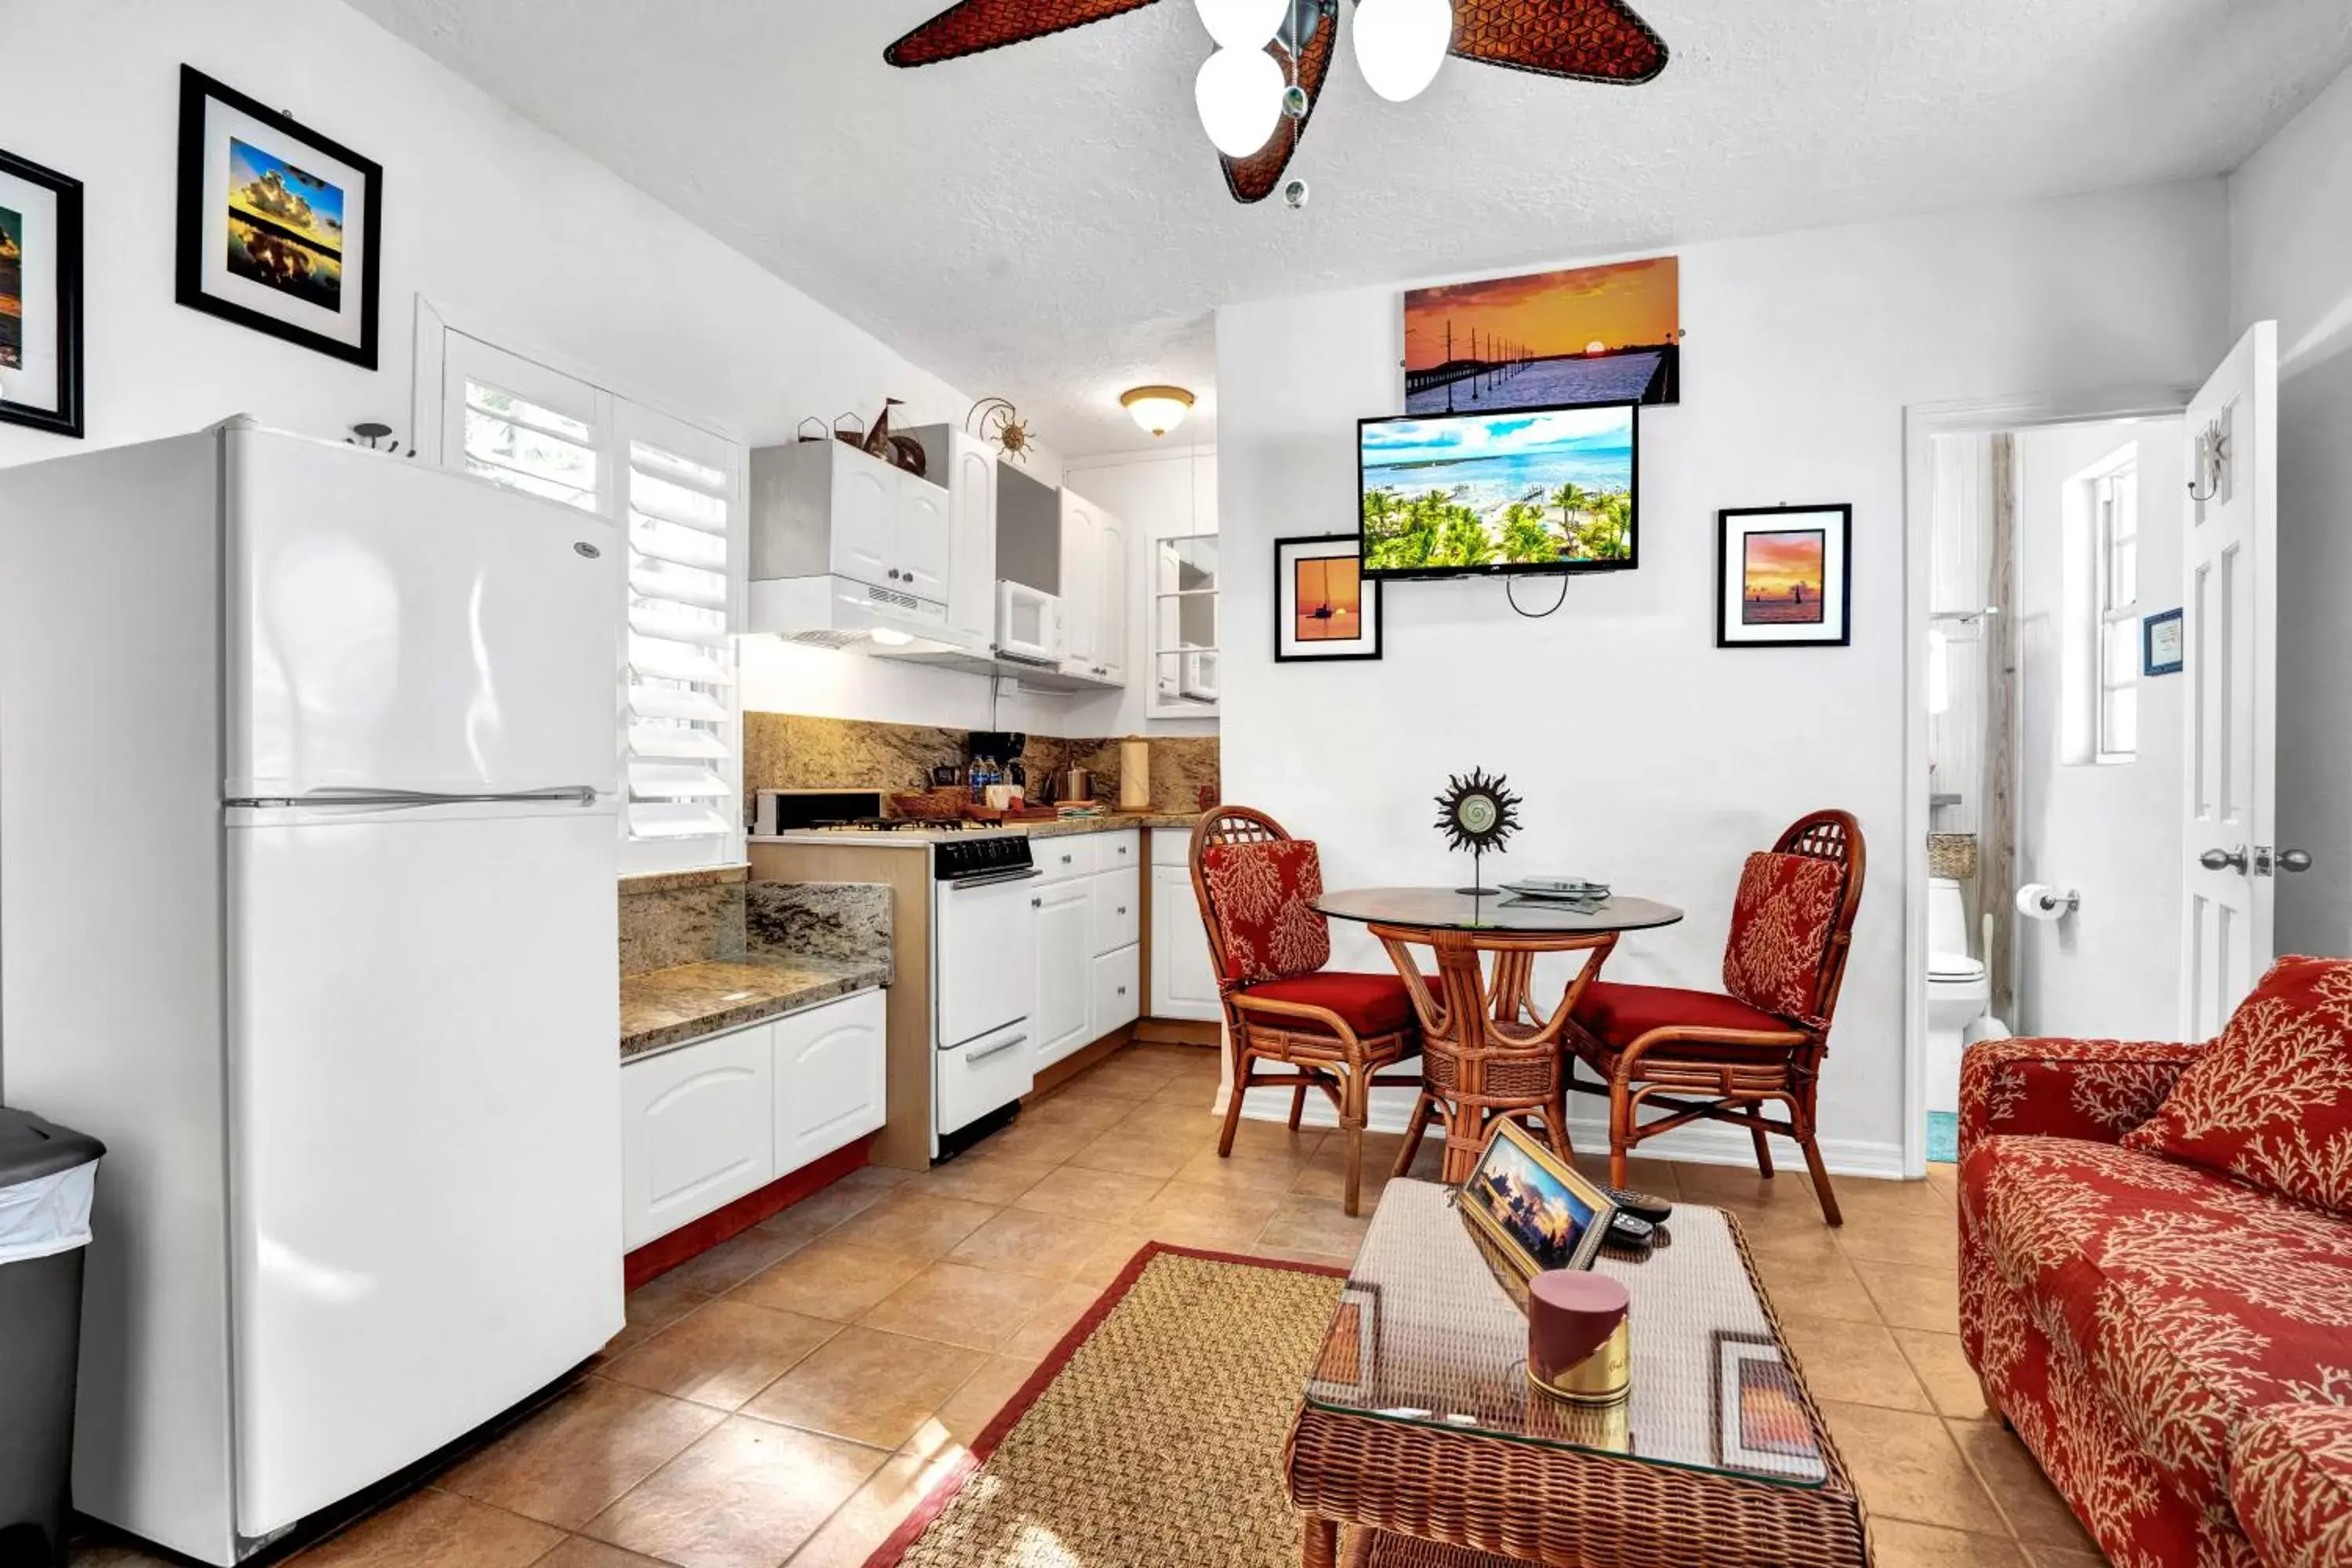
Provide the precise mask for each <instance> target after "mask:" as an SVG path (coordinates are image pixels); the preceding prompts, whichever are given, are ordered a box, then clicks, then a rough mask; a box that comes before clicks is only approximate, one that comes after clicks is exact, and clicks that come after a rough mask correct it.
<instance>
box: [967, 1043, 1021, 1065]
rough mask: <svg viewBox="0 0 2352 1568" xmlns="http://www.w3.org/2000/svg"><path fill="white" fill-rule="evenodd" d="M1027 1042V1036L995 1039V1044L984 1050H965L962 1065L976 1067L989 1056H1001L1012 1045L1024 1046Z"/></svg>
mask: <svg viewBox="0 0 2352 1568" xmlns="http://www.w3.org/2000/svg"><path fill="white" fill-rule="evenodd" d="M1028 1043H1029V1037H1028V1036H1026V1035H1015V1036H1013V1037H1012V1038H1011V1039H1009V1040H999V1041H997V1042H996V1044H994V1045H992V1046H991V1047H988V1049H986V1050H984V1051H966V1052H965V1053H964V1058H963V1065H964V1066H966V1067H968V1068H976V1067H978V1066H979V1065H980V1064H981V1063H982V1062H984V1061H986V1060H987V1059H988V1058H991V1057H1001V1056H1003V1054H1004V1053H1005V1052H1007V1051H1009V1050H1011V1049H1012V1048H1013V1047H1015V1046H1025V1045H1027V1044H1028Z"/></svg>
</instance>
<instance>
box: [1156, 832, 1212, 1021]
mask: <svg viewBox="0 0 2352 1568" xmlns="http://www.w3.org/2000/svg"><path fill="white" fill-rule="evenodd" d="M1151 1015H1152V1016H1153V1017H1155V1018H1206V1019H1214V1018H1218V1017H1222V1016H1223V1012H1222V1010H1221V1005H1220V1003H1219V1000H1218V996H1217V975H1216V971H1215V968H1214V967H1213V965H1212V964H1211V963H1210V962H1209V933H1208V930H1207V928H1206V927H1204V926H1202V923H1201V914H1200V907H1199V904H1198V902H1197V901H1196V900H1194V899H1193V897H1192V872H1191V871H1189V870H1188V869H1186V868H1184V867H1182V866H1154V867H1153V868H1151Z"/></svg>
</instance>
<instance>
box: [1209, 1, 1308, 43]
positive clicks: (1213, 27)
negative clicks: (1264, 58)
mask: <svg viewBox="0 0 2352 1568" xmlns="http://www.w3.org/2000/svg"><path fill="white" fill-rule="evenodd" d="M1192 5H1193V7H1194V9H1196V10H1198V11H1199V12H1200V14H1201V25H1202V26H1204V27H1206V28H1208V29H1209V37H1213V38H1214V39H1216V40H1217V47H1219V48H1221V49H1262V48H1264V47H1265V46H1266V45H1267V44H1269V43H1271V42H1273V40H1274V35H1275V34H1276V33H1277V32H1279V31H1281V29H1282V22H1283V17H1284V16H1286V15H1287V14H1288V12H1289V10H1290V0H1192Z"/></svg>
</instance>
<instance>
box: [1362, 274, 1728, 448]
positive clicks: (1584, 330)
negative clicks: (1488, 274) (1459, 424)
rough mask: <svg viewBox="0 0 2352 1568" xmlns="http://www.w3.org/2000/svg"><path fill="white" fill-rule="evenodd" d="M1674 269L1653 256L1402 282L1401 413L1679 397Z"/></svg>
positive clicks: (1677, 278) (1678, 285)
mask: <svg viewBox="0 0 2352 1568" xmlns="http://www.w3.org/2000/svg"><path fill="white" fill-rule="evenodd" d="M1681 272H1682V268H1681V267H1680V265H1679V263H1678V261H1677V258H1675V257H1671V256H1653V257H1648V258H1643V259H1642V260H1638V261H1612V262H1607V263H1604V264H1602V265H1601V266H1598V267H1571V268H1567V269H1566V270H1564V271H1559V272H1536V273H1529V274H1527V275H1525V276H1523V277H1517V278H1484V279H1477V280H1475V281H1474V282H1469V283H1443V284H1439V285H1437V286H1436V287H1434V288H1430V289H1407V290H1406V291H1405V296H1404V411H1405V413H1406V414H1408V415H1412V416H1422V417H1427V416H1431V415H1441V414H1485V413H1492V412H1495V411H1496V410H1500V409H1510V408H1556V407H1559V406H1561V405H1570V404H1596V403H1642V404H1657V403H1680V402H1681V401H1682V396H1683V394H1682V354H1683V351H1682V341H1683V330H1682V282H1681Z"/></svg>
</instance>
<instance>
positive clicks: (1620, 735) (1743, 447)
mask: <svg viewBox="0 0 2352 1568" xmlns="http://www.w3.org/2000/svg"><path fill="white" fill-rule="evenodd" d="M2225 217H2226V214H2225V209H2224V203H2223V197H2222V191H2221V184H2220V183H2219V182H2218V181H2200V182H2193V183H2189V184H2175V185H2167V186H2159V187H2153V188H2147V189H2140V190H2133V191H2126V192H2118V193H2112V194H2107V195H2096V196H2089V197H2083V198H2079V199H2075V200H2070V201H2066V202H2061V203H2053V204H2044V205H2032V206H2026V207H2017V208H2007V209H1995V210H1987V211H1979V212H1969V213H1958V214H1951V215H1947V216H1937V217H1930V218H1919V219H1911V220H1906V221H1901V222H1894V223H1885V224H1874V225H1865V226H1852V227H1844V228H1836V229H1825V230H1819V231H1814V232H1809V233H1802V234H1790V235H1781V236H1777V237H1769V238H1763V239H1754V240H1744V241H1738V242H1731V243H1726V244H1718V245H1706V246H1696V247H1688V248H1686V249H1684V250H1683V251H1682V252H1681V255H1682V319H1683V325H1684V327H1685V331H1687V333H1688V340H1687V344H1686V351H1685V362H1684V393H1683V396H1684V402H1683V403H1682V405H1680V406H1678V407H1673V408H1658V409H1651V410H1645V411H1644V412H1643V425H1642V437H1643V451H1642V472H1641V488H1642V503H1643V536H1642V541H1641V551H1642V567H1641V569H1640V570H1639V571H1635V572H1630V573H1621V574H1611V575H1607V576H1601V577H1591V578H1586V579H1582V580H1578V581H1572V582H1570V584H1569V594H1568V600H1567V603H1566V605H1565V606H1564V607H1563V608H1562V609H1561V610H1560V612H1559V614H1558V615H1557V616H1552V617H1551V618H1549V619H1546V620H1541V621H1530V620H1522V619H1520V618H1518V617H1517V616H1514V615H1513V614H1512V613H1511V611H1510V609H1509V607H1508V606H1507V605H1505V603H1504V602H1503V588H1502V587H1501V585H1499V584H1494V583H1435V584H1400V585H1396V586H1393V587H1391V589H1390V590H1389V591H1388V593H1387V595H1386V598H1385V611H1386V616H1387V625H1386V628H1385V636H1386V647H1385V653H1386V658H1384V659H1383V660H1382V661H1381V662H1379V663H1371V664H1350V665H1331V666H1325V667H1316V666H1311V665H1307V666H1300V665H1284V666H1281V667H1279V668H1277V667H1276V666H1275V665H1274V663H1273V662H1272V649H1271V647H1269V646H1268V642H1267V638H1266V637H1265V634H1264V633H1263V632H1262V631H1258V630H1255V629H1253V628H1262V627H1264V626H1266V625H1267V624H1268V622H1269V621H1270V619H1271V617H1272V614H1273V607H1272V605H1271V603H1270V601H1269V595H1271V593H1272V591H1273V584H1272V582H1271V569H1270V566H1269V564H1268V557H1269V553H1270V552H1269V547H1268V542H1269V541H1270V540H1271V539H1273V538H1275V537H1276V535H1277V531H1278V532H1279V533H1281V534H1289V533H1307V532H1315V531H1347V530H1349V529H1351V528H1352V527H1353V526H1354V522H1355V513H1356V470H1355V452H1354V448H1353V440H1352V437H1353V422H1354V420H1355V419H1356V418H1357V417H1358V416H1363V415H1379V414H1388V413H1393V412H1394V411H1395V410H1396V408H1397V407H1398V405H1399V403H1400V401H1401V400H1400V396H1399V372H1398V366H1399V363H1400V362H1401V357H1402V356H1401V341H1400V331H1401V329H1400V323H1399V320H1398V308H1399V301H1398V288H1397V287H1391V288H1379V289H1349V290H1344V291H1339V292H1330V293H1323V294H1317V295H1311V296H1307V297H1305V298H1301V299H1294V300H1279V301H1273V300H1269V301H1260V302H1254V303H1250V304H1245V305H1237V306H1232V307H1228V308H1226V309H1224V310H1221V311H1220V312H1219V313H1218V321H1217V347H1218V375H1217V386H1218V397H1219V400H1220V405H1221V407H1222V409H1223V416H1222V418H1221V420H1220V439H1219V456H1220V458H1221V463H1222V470H1223V472H1222V479H1221V482H1220V486H1219V492H1220V493H1219V502H1220V507H1219V511H1220V517H1221V519H1222V522H1223V539H1224V541H1225V542H1226V545H1227V551H1226V558H1227V560H1228V561H1229V563H1230V565H1229V567H1228V570H1227V574H1226V583H1227V602H1226V612H1227V616H1228V619H1229V622H1230V624H1231V625H1233V626H1235V627H1237V628H1243V629H1242V630H1240V631H1239V632H1238V633H1237V635H1236V636H1234V637H1233V638H1231V639H1230V640H1229V645H1228V647H1227V648H1226V650H1225V656H1224V658H1225V671H1224V685H1225V701H1224V713H1223V734H1224V743H1223V758H1224V775H1225V781H1226V786H1227V795H1228V796H1229V798H1231V799H1234V800H1236V801H1241V802H1245V803H1247V804H1249V805H1256V806H1261V807H1264V808H1266V809H1268V810H1270V811H1272V812H1273V814H1274V815H1275V816H1277V817H1279V818H1281V819H1282V820H1283V821H1285V822H1286V824H1287V825H1289V826H1291V827H1292V829H1293V830H1294V831H1297V832H1299V833H1301V834H1307V835H1311V836H1313V837H1317V838H1318V839H1320V840H1321V841H1322V843H1323V846H1324V852H1325V855H1326V857H1327V859H1326V868H1327V869H1326V877H1327V880H1328V882H1329V883H1330V884H1331V885H1332V886H1335V887H1338V886H1346V885H1349V884H1364V883H1377V882H1448V881H1453V880H1454V879H1458V878H1459V877H1460V876H1461V875H1462V874H1463V873H1464V872H1465V871H1466V870H1467V869H1468V868H1467V866H1466V865H1463V864H1461V863H1459V862H1458V861H1457V860H1456V859H1454V858H1452V857H1449V856H1448V855H1447V854H1445V853H1444V850H1443V849H1442V848H1441V847H1440V846H1439V843H1438V840H1437V837H1436V835H1435V834H1434V833H1433V831H1431V829H1430V828H1429V826H1427V824H1428V823H1429V821H1430V819H1431V817H1432V816H1433V810H1432V806H1431V801H1432V798H1433V796H1434V795H1435V794H1436V792H1437V791H1438V790H1439V789H1440V788H1442V787H1443V786H1444V784H1445V776H1446V774H1447V773H1449V772H1459V771H1462V770H1464V769H1466V768H1469V767H1471V766H1473V765H1483V766H1486V767H1487V768H1490V769H1496V770H1500V771H1502V772H1504V773H1508V774H1509V775H1510V776H1511V779H1512V782H1513V783H1514V784H1515V785H1516V786H1517V788H1518V789H1519V790H1520V791H1521V792H1522V793H1524V794H1525V795H1527V797H1528V807H1527V813H1526V815H1527V817H1528V828H1527V830H1526V831H1525V832H1524V833H1523V834H1522V835H1521V836H1520V837H1519V838H1518V840H1517V843H1516V846H1515V847H1514V849H1513V851H1512V853H1511V855H1510V856H1509V858H1508V860H1507V864H1506V866H1505V869H1507V870H1522V871H1531V870H1558V871H1570V872H1579V873H1583V874H1588V875H1593V876H1599V877H1603V878H1606V879H1611V880H1613V881H1614V882H1615V883H1616V884H1617V886H1619V887H1621V888H1623V889H1628V890H1631V891H1638V892H1642V893H1646V894H1651V895H1654V896H1656V897H1659V898H1663V899H1665V900H1670V901H1672V902H1674V903H1676V904H1680V905H1683V906H1685V908H1687V910H1689V919H1688V921H1686V922H1685V924H1683V925H1681V926H1678V927H1675V928H1674V929H1672V930H1669V931H1662V932H1657V933H1654V934H1645V935H1642V936H1638V937H1633V938H1629V939H1627V940H1626V942H1624V943H1623V944H1622V948H1621V950H1620V952H1619V953H1618V955H1617V956H1616V957H1615V958H1614V959H1612V961H1611V966H1610V968H1611V973H1613V974H1615V975H1618V976H1620V977H1622V978H1624V979H1628V980H1637V981H1651V982H1663V983H1669V984H1685V985H1700V986H1705V985H1712V984H1716V983H1717V974H1718V973H1719V970H1720V963H1721V951H1722V942H1723V934H1724V930H1725V927H1726V924H1727V920H1728V917H1729V912H1730V900H1731V894H1732V891H1733V888H1734V885H1735V883H1736V881H1737V879H1738V868H1739V863H1740V859H1741V858H1742V857H1743V856H1744V855H1745V854H1747V853H1748V851H1749V850H1751V849H1755V848H1759V847H1765V846H1767V845H1769V843H1770V842H1771V840H1772V838H1773V837H1774V836H1775V835H1776V834H1777V833H1778V832H1779V831H1780V828H1781V827H1783V826H1786V825H1787V824H1788V822H1790V820H1791V819H1792V818H1794V817H1795V816H1798V815H1799V814H1801V812H1803V811H1806V810H1808V809H1811V808H1813V807H1817V806H1823V805H1842V806H1844V807H1845V808H1847V809H1849V810H1852V811H1853V812H1855V813H1857V814H1858V815H1859V816H1860V817H1861V820H1862V825H1863V827H1864V832H1865V834H1866V835H1867V836H1868V837H1869V838H1870V840H1871V842H1872V847H1873V854H1872V856H1871V869H1870V882H1869V889H1868V892H1867V895H1866V896H1865V898H1864V901H1863V907H1862V917H1861V923H1860V925H1859V927H1858V929H1857V931H1856V937H1855V942H1856V946H1855V950H1854V953H1853V962H1852V966H1851V968H1850V970H1849V972H1848V977H1847V981H1846V987H1845V993H1844V999H1843V1003H1842V1005H1841V1007H1840V1010H1839V1017H1838V1022H1837V1028H1836V1033H1835V1035H1834V1037H1833V1038H1832V1050H1831V1057H1830V1062H1829V1067H1828V1069H1827V1075H1826V1079H1825V1082H1824V1085H1823V1089H1822V1114H1823V1131H1824V1138H1823V1142H1824V1149H1825V1152H1826V1153H1827V1154H1828V1156H1829V1158H1830V1160H1831V1162H1832V1164H1833V1165H1843V1166H1844V1167H1846V1168H1849V1169H1853V1168H1870V1169H1874V1170H1878V1171H1882V1172H1890V1173H1891V1172H1892V1171H1894V1170H1895V1169H1896V1168H1897V1167H1898V1163H1899V1160H1898V1150H1899V1146H1900V1140H1901V1134H1902V1103H1903V1099H1902V1077H1903V996H1904V986H1903V984H1902V976H1901V973H1900V968H1901V964H1902V962H1903V930H1902V911H1903V909H1904V905H1905V889H1904V886H1903V881H1904V868H1905V864H1906V854H1905V850H1906V846H1905V845H1903V844H1902V843H1900V842H1898V838H1899V835H1900V833H1901V831H1902V826H1903V820H1904V816H1903V811H1904V798H1903V792H1904V787H1905V765H1904V722H1905V712H1906V685H1905V670H1904V653H1903V640H1902V639H1903V626H1902V616H1903V609H1902V605H1903V592H1904V581H1905V576H1904V562H1903V545H1902V539H1903V504H1904V492H1903V411H1904V409H1905V407H1906V405H1912V404H1917V403H1926V402H1937V401H1946V400H1953V399H1987V398H1994V397H2002V396H2011V395H2023V394H2029V393H2034V392H2043V391H2051V392H2055V391H2064V390H2069V389H2084V388H2095V387H2102V386H2111V385H2116V384H2150V383H2167V382H2189V383H2194V382H2195V381H2197V380H2198V379H2200V377H2201V375H2202V374H2203V372H2204V370H2205V367H2207V366H2208V365H2210V363H2213V362H2214V361H2215V360H2216V359H2217V358H2218V357H2219V355H2220V353H2221V348H2222V346H2223V316H2224V306H2225V301H2226V299H2227V293H2228V289H2227V253H2226V243H2227V242H2226V233H2225ZM1412 281H1421V280H1417V279H1416V280H1412ZM1403 282H1404V280H1401V281H1400V285H1399V287H1402V286H1403ZM1777 501H1790V502H1813V501H1851V502H1852V503H1853V506H1854V588H1853V647H1851V648H1847V649H1843V650H1841V649H1773V650H1753V649H1747V650H1727V651H1719V650H1717V647H1715V630H1714V624H1713V613H1714V603H1713V593H1714V580H1715V516H1714V514H1715V510H1716V509H1717V508H1718V507H1726V506H1751V505H1769V504H1771V503H1774V502H1777ZM1529 596H1530V595H1528V594H1527V593H1526V592H1525V591H1524V590H1523V591H1522V595H1521V597H1522V598H1523V599H1525V598H1528V597H1529ZM1344 935H1345V941H1344V943H1343V945H1342V946H1341V949H1340V953H1339V961H1340V962H1342V963H1353V964H1356V965H1359V966H1372V965H1377V964H1378V963H1381V959H1380V957H1379V955H1378V953H1377V952H1376V950H1374V949H1372V948H1371V947H1370V944H1369V943H1368V942H1365V941H1364V940H1363V939H1362V937H1361V935H1360V933H1344ZM1597 1112H1598V1106H1597V1102H1595V1101H1591V1100H1584V1101H1580V1106H1579V1113H1580V1115H1584V1116H1592V1115H1596V1114H1597ZM1713 1131H1714V1130H1712V1129H1709V1130H1707V1131H1706V1134H1705V1136H1711V1134H1712V1133H1713ZM1586 1136H1587V1139H1588V1142H1590V1141H1591V1134H1590V1133H1589V1132H1588V1133H1587V1134H1586ZM1678 1136H1679V1135H1678ZM1711 1147H1713V1148H1714V1149H1717V1150H1720V1151H1722V1152H1726V1153H1730V1152H1734V1151H1739V1152H1741V1156H1742V1157H1744V1146H1743V1145H1741V1144H1740V1143H1739V1142H1738V1140H1737V1139H1736V1138H1735V1139H1727V1140H1724V1141H1721V1142H1714V1143H1713V1144H1712V1145H1711Z"/></svg>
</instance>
